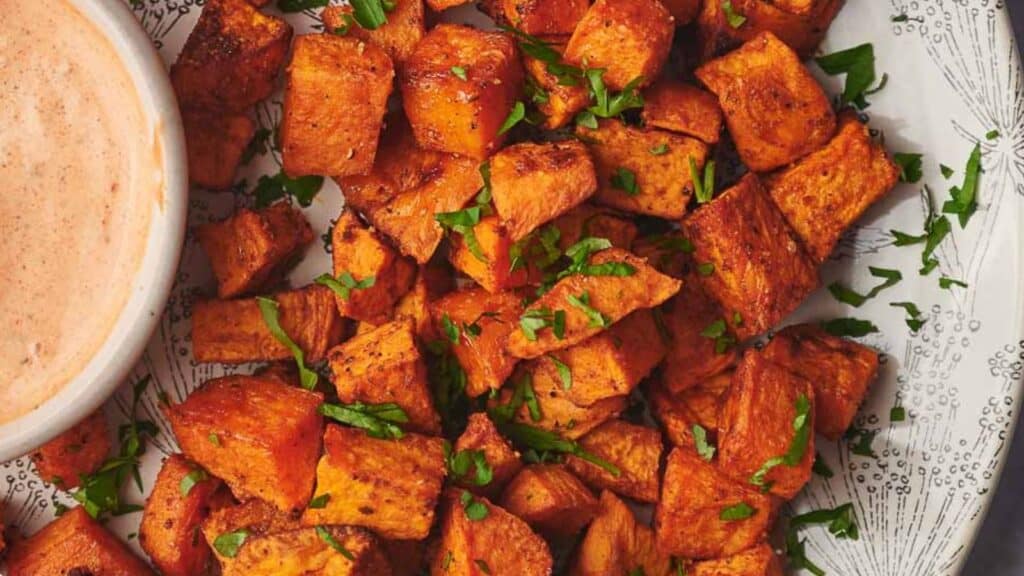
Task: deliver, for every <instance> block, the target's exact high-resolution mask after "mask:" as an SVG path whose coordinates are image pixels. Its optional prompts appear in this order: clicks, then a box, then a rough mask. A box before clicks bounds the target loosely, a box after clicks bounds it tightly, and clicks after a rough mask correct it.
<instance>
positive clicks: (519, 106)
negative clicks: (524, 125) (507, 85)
mask: <svg viewBox="0 0 1024 576" xmlns="http://www.w3.org/2000/svg"><path fill="white" fill-rule="evenodd" d="M524 118H526V104H523V101H522V100H516V103H515V105H513V106H512V110H511V111H510V112H509V113H508V116H506V117H505V121H504V122H502V123H501V128H498V136H501V135H502V134H504V133H505V132H508V131H509V130H511V129H512V127H513V126H515V125H516V124H519V122H521V121H522V120H523V119H524Z"/></svg>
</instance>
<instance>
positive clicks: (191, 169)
mask: <svg viewBox="0 0 1024 576" xmlns="http://www.w3.org/2000/svg"><path fill="white" fill-rule="evenodd" d="M181 121H182V125H183V126H184V128H185V149H186V152H187V153H188V178H189V181H190V182H191V183H192V184H193V185H195V186H199V187H201V188H208V189H210V190H225V189H228V188H230V187H231V185H232V184H234V182H235V173H236V172H237V171H238V165H239V164H240V163H241V162H242V157H243V156H244V155H245V150H246V148H247V147H248V146H249V142H251V141H252V137H253V135H254V134H255V133H256V123H255V122H253V121H252V119H251V118H249V117H248V116H246V115H245V114H231V113H226V112H219V111H218V112H206V111H202V110H194V109H188V108H185V109H183V110H182V111H181Z"/></svg>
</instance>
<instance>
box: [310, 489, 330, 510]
mask: <svg viewBox="0 0 1024 576" xmlns="http://www.w3.org/2000/svg"><path fill="white" fill-rule="evenodd" d="M330 501H331V495H330V493H329V492H324V493H323V494H321V495H319V496H317V497H316V498H313V499H312V500H310V501H309V504H307V505H306V507H307V508H312V509H313V510H319V509H322V508H327V503H328V502H330Z"/></svg>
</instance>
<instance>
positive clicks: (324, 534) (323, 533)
mask: <svg viewBox="0 0 1024 576" xmlns="http://www.w3.org/2000/svg"><path fill="white" fill-rule="evenodd" d="M316 535H317V536H319V537H320V539H321V540H323V541H324V542H326V543H327V545H328V546H330V547H331V548H334V550H335V552H337V553H339V554H341V555H342V556H344V557H345V558H348V559H349V560H351V561H353V562H355V561H356V557H355V555H354V554H352V553H351V552H349V551H348V549H347V548H345V547H344V546H342V545H341V543H340V542H338V541H337V540H336V539H335V538H334V535H333V534H331V532H330V531H329V530H327V528H326V527H324V526H317V527H316Z"/></svg>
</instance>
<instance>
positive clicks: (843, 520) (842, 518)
mask: <svg viewBox="0 0 1024 576" xmlns="http://www.w3.org/2000/svg"><path fill="white" fill-rule="evenodd" d="M812 524H827V525H828V531H829V534H832V535H833V536H835V537H836V538H848V539H850V540H857V539H858V538H859V537H860V533H859V531H858V530H857V523H856V521H855V519H854V517H853V504H852V503H850V502H847V503H846V504H843V505H842V506H837V507H835V508H831V509H828V508H825V509H822V510H814V511H811V512H807V513H805V514H799V515H797V516H793V517H792V518H790V520H789V529H790V530H791V531H794V530H799V529H800V528H802V527H804V526H809V525H812Z"/></svg>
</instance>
